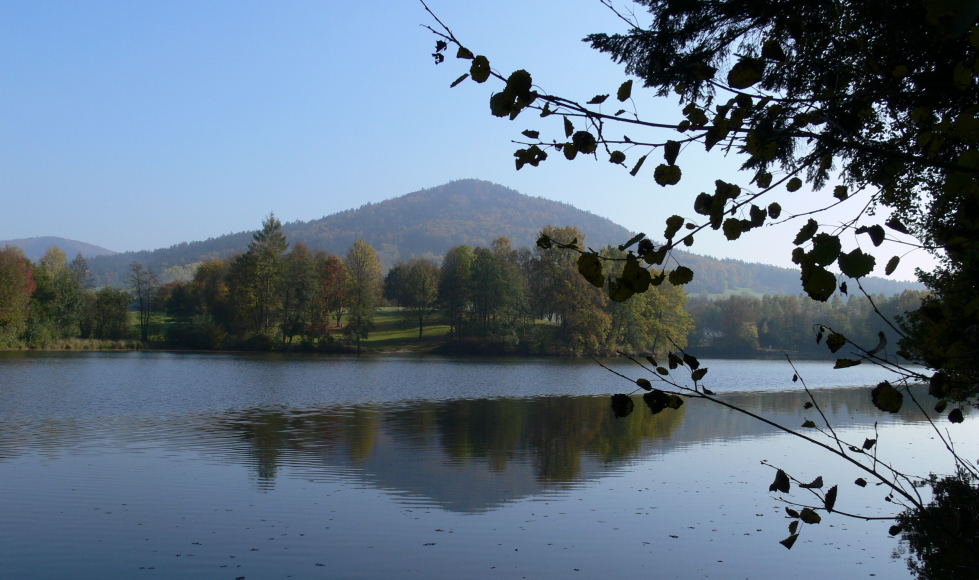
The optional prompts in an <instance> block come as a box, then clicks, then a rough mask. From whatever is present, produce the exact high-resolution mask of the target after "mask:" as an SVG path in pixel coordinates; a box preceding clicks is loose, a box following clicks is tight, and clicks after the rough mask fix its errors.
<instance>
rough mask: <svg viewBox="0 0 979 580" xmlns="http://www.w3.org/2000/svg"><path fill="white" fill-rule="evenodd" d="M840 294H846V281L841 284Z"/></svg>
mask: <svg viewBox="0 0 979 580" xmlns="http://www.w3.org/2000/svg"><path fill="white" fill-rule="evenodd" d="M840 294H846V282H843V283H842V284H840Z"/></svg>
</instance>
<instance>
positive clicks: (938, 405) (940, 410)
mask: <svg viewBox="0 0 979 580" xmlns="http://www.w3.org/2000/svg"><path fill="white" fill-rule="evenodd" d="M947 406H948V401H946V400H944V399H942V400H941V401H938V402H937V403H935V412H936V413H943V412H944V411H945V407H947Z"/></svg>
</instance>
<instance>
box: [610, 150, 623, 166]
mask: <svg viewBox="0 0 979 580" xmlns="http://www.w3.org/2000/svg"><path fill="white" fill-rule="evenodd" d="M608 161H609V163H615V164H618V165H621V164H623V163H624V162H625V153H623V152H621V151H613V152H612V154H611V155H610V156H609V158H608Z"/></svg>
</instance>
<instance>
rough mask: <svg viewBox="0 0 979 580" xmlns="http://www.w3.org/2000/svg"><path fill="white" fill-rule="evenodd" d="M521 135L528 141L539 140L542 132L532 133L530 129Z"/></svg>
mask: <svg viewBox="0 0 979 580" xmlns="http://www.w3.org/2000/svg"><path fill="white" fill-rule="evenodd" d="M521 135H523V136H524V137H526V138H528V139H537V138H538V137H540V132H539V131H531V130H530V129H528V130H526V131H523V132H522V133H521Z"/></svg>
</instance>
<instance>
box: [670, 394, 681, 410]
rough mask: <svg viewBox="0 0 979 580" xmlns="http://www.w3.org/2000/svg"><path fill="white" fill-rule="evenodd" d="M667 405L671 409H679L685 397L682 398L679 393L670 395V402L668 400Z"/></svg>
mask: <svg viewBox="0 0 979 580" xmlns="http://www.w3.org/2000/svg"><path fill="white" fill-rule="evenodd" d="M666 406H667V407H669V408H671V409H679V408H680V407H682V406H683V399H681V398H680V397H679V396H678V395H670V402H668V403H667V404H666Z"/></svg>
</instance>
